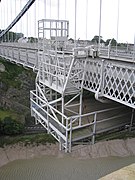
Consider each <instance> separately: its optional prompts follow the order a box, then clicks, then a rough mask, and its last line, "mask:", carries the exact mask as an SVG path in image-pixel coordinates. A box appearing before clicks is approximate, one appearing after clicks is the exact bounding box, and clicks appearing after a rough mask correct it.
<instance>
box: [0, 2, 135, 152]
mask: <svg viewBox="0 0 135 180" xmlns="http://www.w3.org/2000/svg"><path fill="white" fill-rule="evenodd" d="M17 2H18V1H16V0H15V1H14V3H15V15H14V16H15V17H14V18H13V19H12V20H11V21H9V19H10V18H9V16H10V15H9V9H8V8H9V7H7V6H9V5H10V4H9V5H7V3H5V1H3V2H1V3H0V8H1V17H4V14H5V13H7V18H5V19H4V24H3V23H2V22H1V25H2V27H1V30H2V31H1V33H0V38H1V42H0V56H1V57H3V58H5V60H8V61H10V62H13V63H16V64H18V65H20V64H21V65H22V66H24V67H27V68H31V69H33V71H34V72H35V73H37V76H36V80H35V90H32V91H31V92H30V104H31V115H32V116H33V117H34V118H35V122H36V124H38V123H40V124H41V125H42V126H43V127H44V128H45V129H46V130H47V132H48V133H50V134H51V135H52V136H54V137H55V139H56V140H57V141H58V142H59V145H60V150H65V152H71V149H72V144H73V143H74V142H77V141H80V140H83V139H86V138H89V139H90V141H91V143H93V144H94V143H95V137H96V135H97V134H100V133H103V132H108V131H110V130H113V129H118V128H121V127H125V126H128V127H130V128H132V125H133V121H134V109H135V64H134V62H135V51H134V50H135V48H134V46H132V47H131V48H128V50H127V48H126V49H124V48H123V49H119V48H118V47H117V48H112V47H111V45H110V44H109V45H108V46H107V47H101V44H100V31H101V27H99V44H96V45H95V44H88V42H87V41H85V43H83V44H80V43H79V40H77V39H76V33H77V26H76V23H77V0H75V1H74V30H75V35H74V42H70V41H69V39H68V38H69V32H70V22H69V21H68V19H67V17H66V9H67V8H66V6H67V2H66V0H65V2H64V6H65V13H64V14H65V15H63V16H65V20H63V18H62V20H61V18H60V1H59V0H58V2H57V8H56V10H57V13H56V14H57V18H51V16H50V14H49V15H47V8H46V7H47V4H48V3H50V4H49V7H50V12H49V13H51V12H52V10H53V9H51V7H52V5H51V3H53V0H52V1H51V0H50V1H49V0H48V1H47V0H45V1H42V3H43V5H44V6H43V9H44V11H43V13H42V16H43V17H42V18H40V17H38V15H39V11H40V3H41V1H40V0H36V1H35V0H27V1H26V2H25V3H24V1H23V3H22V0H20V1H19V2H20V4H19V5H20V8H19V7H18V4H17ZM86 5H87V7H88V1H86ZM101 5H102V1H100V8H99V11H100V13H99V15H100V18H99V24H100V26H101ZM17 7H18V8H17ZM38 8H39V9H38ZM86 9H87V11H88V8H86ZM12 11H13V10H12ZM87 11H86V24H87ZM2 13H3V14H2ZM2 15H3V16H2ZM31 15H32V18H33V19H32V18H31ZM6 19H7V21H6ZM6 22H7V23H6ZM23 23H24V24H25V26H26V30H25V32H26V34H27V38H23V37H21V38H20V37H19V38H20V39H23V40H24V39H27V40H28V39H29V38H28V37H33V39H34V41H33V42H32V43H30V42H28V41H26V42H21V41H19V38H18V37H17V33H16V35H15V37H13V35H11V36H10V31H12V32H17V31H18V29H19V27H20V28H21V29H20V31H21V32H23V31H24V27H23ZM31 27H32V28H34V30H33V32H32V31H31ZM29 30H30V32H28V31H29ZM31 33H34V34H32V35H31ZM29 34H30V35H29ZM86 36H87V26H86ZM86 40H87V38H86ZM84 90H87V91H88V92H92V93H94V94H95V99H96V100H97V101H100V102H102V103H109V102H112V101H114V102H117V106H113V107H109V108H104V109H102V110H101V109H100V110H94V111H92V112H91V111H90V112H87V113H84V112H83V101H84V99H83V91H84ZM96 103H97V102H96V101H95V104H96ZM118 104H119V106H118ZM105 107H108V106H107V105H105ZM120 112H122V113H120ZM104 114H109V115H110V114H111V116H108V115H107V116H104Z"/></svg>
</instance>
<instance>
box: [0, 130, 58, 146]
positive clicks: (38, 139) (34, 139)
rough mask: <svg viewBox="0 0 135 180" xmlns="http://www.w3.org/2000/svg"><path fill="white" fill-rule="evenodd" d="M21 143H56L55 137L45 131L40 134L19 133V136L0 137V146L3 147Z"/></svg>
mask: <svg viewBox="0 0 135 180" xmlns="http://www.w3.org/2000/svg"><path fill="white" fill-rule="evenodd" d="M17 143H19V144H21V143H23V144H24V145H25V146H26V145H30V144H33V145H39V144H43V145H45V144H46V143H53V144H54V143H56V141H55V139H54V138H53V137H52V136H51V135H49V134H46V133H42V134H36V135H35V134H34V135H21V136H20V135H19V136H3V137H1V138H0V147H4V146H6V145H14V144H17Z"/></svg>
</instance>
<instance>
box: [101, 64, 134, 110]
mask: <svg viewBox="0 0 135 180" xmlns="http://www.w3.org/2000/svg"><path fill="white" fill-rule="evenodd" d="M104 73H105V74H104V80H105V82H104V96H105V97H109V98H110V99H113V100H115V101H118V102H121V103H122V104H125V105H127V106H130V107H133V108H134V105H135V67H134V66H133V67H131V66H128V65H127V66H123V65H120V64H118V63H117V64H116V63H111V64H109V63H106V64H105V72H104Z"/></svg>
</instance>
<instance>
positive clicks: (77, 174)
mask: <svg viewBox="0 0 135 180" xmlns="http://www.w3.org/2000/svg"><path fill="white" fill-rule="evenodd" d="M132 163H135V156H130V157H107V158H97V159H88V160H86V159H85V160H81V159H77V158H73V157H70V156H69V155H65V156H64V157H62V158H60V157H55V156H42V157H39V158H33V159H29V160H16V161H13V162H10V163H8V164H6V165H4V166H2V167H1V168H0V180H97V179H98V178H100V177H103V176H105V175H106V174H109V173H111V172H113V171H115V170H118V169H120V168H122V167H124V166H127V165H130V164H132Z"/></svg>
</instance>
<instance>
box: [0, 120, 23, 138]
mask: <svg viewBox="0 0 135 180" xmlns="http://www.w3.org/2000/svg"><path fill="white" fill-rule="evenodd" d="M23 130H24V125H23V124H22V123H20V122H18V121H16V120H14V119H12V118H11V117H5V118H4V119H3V120H1V121H0V134H2V135H17V134H21V133H22V132H23Z"/></svg>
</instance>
